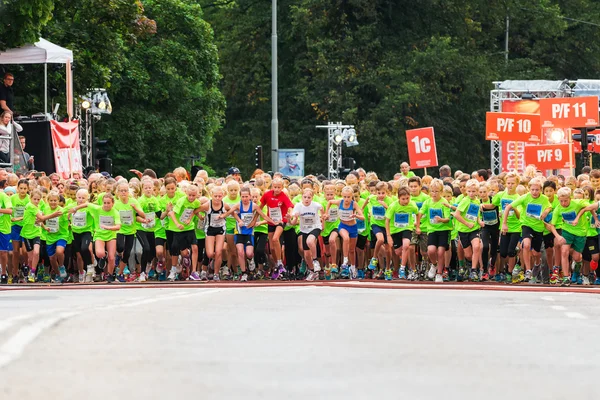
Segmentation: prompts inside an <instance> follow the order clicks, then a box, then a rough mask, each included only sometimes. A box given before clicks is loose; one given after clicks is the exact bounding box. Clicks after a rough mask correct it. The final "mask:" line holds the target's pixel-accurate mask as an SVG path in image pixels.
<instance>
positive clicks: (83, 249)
mask: <svg viewBox="0 0 600 400" xmlns="http://www.w3.org/2000/svg"><path fill="white" fill-rule="evenodd" d="M147 171H148V173H147V174H145V175H143V176H141V177H139V178H138V177H136V178H132V179H131V180H129V181H128V180H127V179H125V178H118V179H113V178H110V177H105V176H103V175H101V174H96V173H95V174H92V175H91V176H90V177H88V179H87V180H86V179H70V180H67V181H60V182H59V181H58V180H57V181H56V182H51V181H50V180H49V179H47V178H46V179H42V180H41V181H39V180H36V179H21V180H18V181H17V182H15V184H14V185H13V186H7V187H6V188H5V189H4V191H3V192H0V265H1V268H2V274H1V283H3V284H7V283H26V282H29V283H33V282H45V283H49V282H60V283H64V282H74V283H91V282H102V281H105V282H107V283H113V282H129V281H136V282H145V281H147V280H158V281H165V280H168V281H174V280H203V281H206V280H213V281H219V280H221V279H227V280H229V279H235V280H239V281H248V280H260V279H273V280H277V279H286V280H287V279H303V280H307V281H316V280H330V279H382V280H394V279H400V280H432V281H435V282H438V283H442V282H444V281H449V280H450V281H451V280H456V281H467V280H468V281H486V280H495V281H497V282H506V283H520V282H529V283H547V284H548V283H549V284H561V285H563V286H568V285H570V284H571V283H577V284H584V285H589V284H592V283H593V284H600V278H596V277H595V270H596V268H597V265H598V258H599V236H598V230H597V228H598V227H600V223H599V222H598V217H597V215H596V212H597V210H598V207H599V204H600V203H598V200H600V170H592V171H591V172H590V173H589V174H586V175H580V176H579V177H577V178H574V177H569V178H566V179H565V178H564V177H562V176H549V177H547V178H546V177H544V176H542V175H541V174H540V173H535V172H534V173H532V174H530V175H519V174H517V173H514V172H511V173H502V174H500V175H498V176H494V177H492V178H490V179H489V180H487V181H481V179H480V180H477V179H472V178H471V176H470V175H468V174H462V173H458V174H456V175H455V177H454V178H445V179H444V180H440V179H434V178H432V177H430V176H426V177H424V178H422V179H421V178H419V177H417V176H413V175H412V173H411V174H410V177H409V176H406V175H405V174H404V173H403V174H399V176H396V179H395V180H393V181H389V182H388V181H381V180H379V179H378V178H377V176H376V174H375V173H372V172H371V173H366V172H365V171H363V170H360V169H359V170H358V171H353V172H351V173H350V174H348V176H347V177H346V178H345V179H344V180H324V181H319V180H318V179H317V178H316V177H314V176H307V177H305V178H302V179H299V180H295V181H292V180H290V179H289V178H288V177H282V176H281V175H280V174H275V175H274V176H273V177H272V176H271V175H269V174H266V173H263V172H262V171H256V172H255V173H254V174H253V177H252V179H250V180H248V181H246V182H242V180H241V178H240V175H239V174H238V173H234V174H232V175H229V176H227V177H226V178H209V177H208V174H207V173H206V171H200V172H198V175H197V176H196V177H193V179H192V180H188V178H187V176H186V172H185V170H182V169H177V170H176V171H174V173H173V174H167V176H166V177H164V178H160V179H157V177H156V176H155V174H154V173H153V172H152V171H149V170H147ZM233 172H239V171H237V170H236V169H234V171H233ZM403 172H404V171H403ZM140 175H141V174H140ZM9 183H10V179H9Z"/></svg>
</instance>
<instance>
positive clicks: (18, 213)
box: [14, 206, 25, 218]
mask: <svg viewBox="0 0 600 400" xmlns="http://www.w3.org/2000/svg"><path fill="white" fill-rule="evenodd" d="M23 215H25V207H23V206H17V207H15V209H14V217H15V218H21V217H23Z"/></svg>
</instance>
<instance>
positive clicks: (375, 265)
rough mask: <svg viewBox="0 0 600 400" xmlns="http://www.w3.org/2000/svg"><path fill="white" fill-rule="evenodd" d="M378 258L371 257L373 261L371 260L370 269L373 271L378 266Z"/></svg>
mask: <svg viewBox="0 0 600 400" xmlns="http://www.w3.org/2000/svg"><path fill="white" fill-rule="evenodd" d="M377 263H378V261H377V259H376V258H371V262H369V269H370V270H371V271H373V270H375V268H377Z"/></svg>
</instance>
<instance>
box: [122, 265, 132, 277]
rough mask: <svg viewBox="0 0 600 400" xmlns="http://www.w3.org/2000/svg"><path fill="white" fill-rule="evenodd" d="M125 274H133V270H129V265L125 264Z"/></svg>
mask: <svg viewBox="0 0 600 400" xmlns="http://www.w3.org/2000/svg"><path fill="white" fill-rule="evenodd" d="M123 275H131V272H130V271H129V266H127V265H126V266H125V269H123Z"/></svg>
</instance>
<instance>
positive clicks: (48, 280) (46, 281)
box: [42, 272, 51, 283]
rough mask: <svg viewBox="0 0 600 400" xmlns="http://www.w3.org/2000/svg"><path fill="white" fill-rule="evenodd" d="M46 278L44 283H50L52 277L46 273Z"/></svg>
mask: <svg viewBox="0 0 600 400" xmlns="http://www.w3.org/2000/svg"><path fill="white" fill-rule="evenodd" d="M43 276H44V277H43V278H42V280H43V281H44V283H50V281H51V279H50V275H48V274H47V273H45V272H44V275H43Z"/></svg>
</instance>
